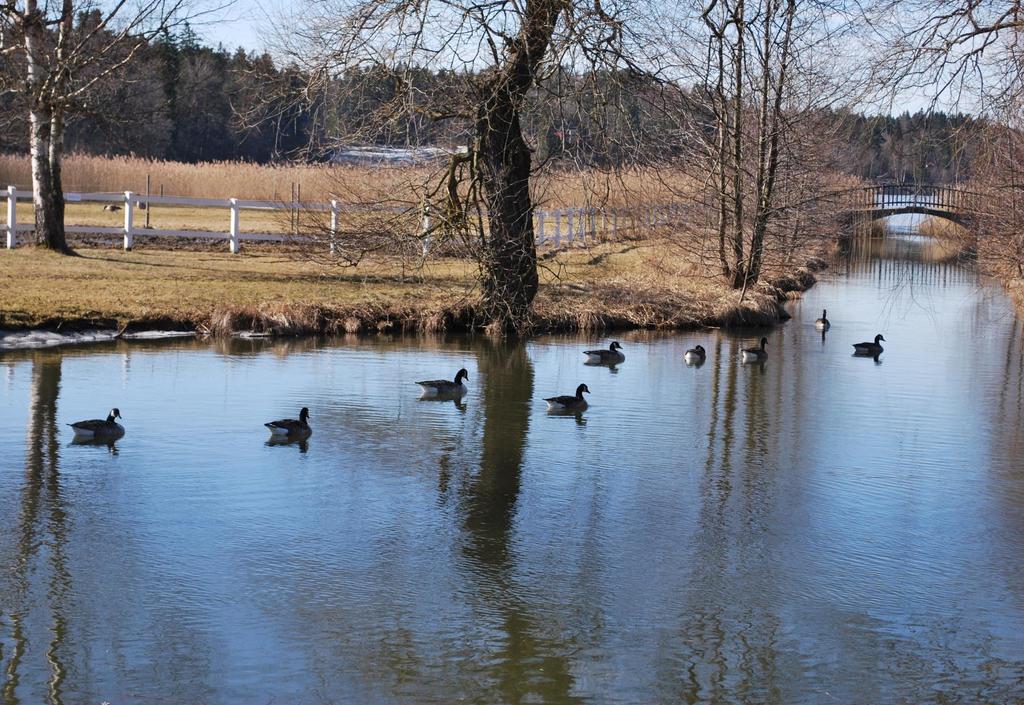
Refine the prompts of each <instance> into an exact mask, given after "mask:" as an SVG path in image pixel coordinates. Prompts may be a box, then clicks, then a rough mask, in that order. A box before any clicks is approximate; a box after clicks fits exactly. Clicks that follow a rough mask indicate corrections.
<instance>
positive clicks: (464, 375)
mask: <svg viewBox="0 0 1024 705" xmlns="http://www.w3.org/2000/svg"><path fill="white" fill-rule="evenodd" d="M464 379H469V373H468V372H466V368H465V367H463V368H462V369H461V370H459V371H458V372H457V373H456V374H455V384H462V380H464Z"/></svg>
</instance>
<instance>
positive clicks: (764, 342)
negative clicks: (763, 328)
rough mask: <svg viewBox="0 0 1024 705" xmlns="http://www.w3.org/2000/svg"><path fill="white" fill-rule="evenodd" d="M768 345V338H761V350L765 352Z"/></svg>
mask: <svg viewBox="0 0 1024 705" xmlns="http://www.w3.org/2000/svg"><path fill="white" fill-rule="evenodd" d="M767 344H768V338H761V349H762V350H764V346H765V345H767Z"/></svg>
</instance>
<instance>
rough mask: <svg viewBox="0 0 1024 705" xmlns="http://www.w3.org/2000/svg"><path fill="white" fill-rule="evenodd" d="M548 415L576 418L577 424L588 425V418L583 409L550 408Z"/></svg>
mask: <svg viewBox="0 0 1024 705" xmlns="http://www.w3.org/2000/svg"><path fill="white" fill-rule="evenodd" d="M547 415H548V416H555V417H562V418H567V419H575V420H576V425H577V426H586V425H587V419H586V417H585V416H584V415H583V411H582V410H581V409H548V410H547Z"/></svg>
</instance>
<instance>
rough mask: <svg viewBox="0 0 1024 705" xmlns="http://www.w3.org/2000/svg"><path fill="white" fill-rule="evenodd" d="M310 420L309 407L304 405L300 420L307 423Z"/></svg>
mask: <svg viewBox="0 0 1024 705" xmlns="http://www.w3.org/2000/svg"><path fill="white" fill-rule="evenodd" d="M308 420H309V409H307V408H306V407H302V411H300V412H299V421H301V422H302V423H306V421H308Z"/></svg>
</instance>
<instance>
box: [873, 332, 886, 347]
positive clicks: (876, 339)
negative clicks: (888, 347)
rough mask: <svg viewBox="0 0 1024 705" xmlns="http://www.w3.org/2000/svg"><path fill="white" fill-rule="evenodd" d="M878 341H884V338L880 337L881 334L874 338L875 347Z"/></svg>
mask: <svg viewBox="0 0 1024 705" xmlns="http://www.w3.org/2000/svg"><path fill="white" fill-rule="evenodd" d="M880 340H885V338H883V337H882V334H881V333H879V334H878V335H876V336H875V345H878V341H880Z"/></svg>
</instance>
